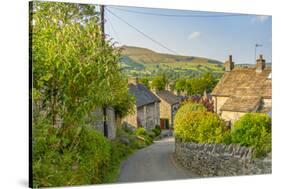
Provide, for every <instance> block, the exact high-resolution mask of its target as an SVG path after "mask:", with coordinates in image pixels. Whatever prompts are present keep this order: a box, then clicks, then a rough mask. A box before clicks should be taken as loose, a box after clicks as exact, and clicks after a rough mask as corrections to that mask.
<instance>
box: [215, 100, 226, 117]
mask: <svg viewBox="0 0 281 189" xmlns="http://www.w3.org/2000/svg"><path fill="white" fill-rule="evenodd" d="M228 98H229V97H220V96H214V100H215V101H214V111H215V112H216V113H217V114H220V113H221V111H220V109H221V107H222V106H223V105H224V103H225V102H226V101H227V100H228Z"/></svg>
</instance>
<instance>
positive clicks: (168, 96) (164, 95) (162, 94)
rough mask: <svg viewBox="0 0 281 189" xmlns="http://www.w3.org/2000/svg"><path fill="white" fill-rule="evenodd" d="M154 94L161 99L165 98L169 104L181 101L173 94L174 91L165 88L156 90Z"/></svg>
mask: <svg viewBox="0 0 281 189" xmlns="http://www.w3.org/2000/svg"><path fill="white" fill-rule="evenodd" d="M156 95H157V96H159V97H160V98H161V99H163V100H165V101H166V102H167V103H169V104H170V105H173V104H177V103H179V102H181V98H180V97H179V96H177V95H175V94H174V93H172V92H171V91H167V90H161V91H156Z"/></svg>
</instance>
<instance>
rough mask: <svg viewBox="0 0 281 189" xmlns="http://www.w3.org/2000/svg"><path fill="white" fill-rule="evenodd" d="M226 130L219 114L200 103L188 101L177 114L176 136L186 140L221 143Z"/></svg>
mask: <svg viewBox="0 0 281 189" xmlns="http://www.w3.org/2000/svg"><path fill="white" fill-rule="evenodd" d="M226 130H227V127H226V125H225V123H224V122H223V121H222V120H221V119H220V118H219V116H218V115H217V114H215V113H212V112H207V111H206V109H205V108H204V107H203V105H200V104H191V103H187V104H185V105H183V106H182V107H181V108H180V109H179V110H178V112H177V113H176V116H175V127H174V131H175V137H176V138H177V139H181V140H183V141H186V142H197V143H220V142H221V141H222V139H223V135H224V133H225V131H226Z"/></svg>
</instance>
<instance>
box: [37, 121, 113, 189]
mask: <svg viewBox="0 0 281 189" xmlns="http://www.w3.org/2000/svg"><path fill="white" fill-rule="evenodd" d="M61 130H62V128H53V127H50V125H48V122H46V121H45V120H40V121H38V122H37V123H35V124H34V125H33V131H34V132H33V139H32V149H33V156H32V162H33V187H48V186H64V185H81V184H83V185H84V184H93V183H104V182H109V180H108V178H113V176H111V174H112V172H111V171H109V170H111V168H112V167H111V166H112V164H111V145H110V143H109V141H108V140H107V139H106V138H104V137H103V135H101V134H100V133H97V132H96V131H94V130H92V129H91V128H88V127H73V128H69V129H68V130H67V131H64V132H61Z"/></svg>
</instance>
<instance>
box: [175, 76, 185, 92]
mask: <svg viewBox="0 0 281 189" xmlns="http://www.w3.org/2000/svg"><path fill="white" fill-rule="evenodd" d="M175 89H176V90H177V91H185V90H186V79H185V78H179V79H177V81H176V84H175Z"/></svg>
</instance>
